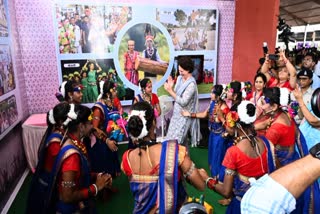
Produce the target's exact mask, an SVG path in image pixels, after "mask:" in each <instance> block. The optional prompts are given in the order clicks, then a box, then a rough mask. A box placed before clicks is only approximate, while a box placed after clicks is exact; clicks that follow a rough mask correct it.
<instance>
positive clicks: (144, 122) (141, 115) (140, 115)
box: [128, 110, 148, 140]
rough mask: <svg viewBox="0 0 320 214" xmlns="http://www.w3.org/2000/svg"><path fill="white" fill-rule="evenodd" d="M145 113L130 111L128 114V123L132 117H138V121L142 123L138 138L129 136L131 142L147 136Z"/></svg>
mask: <svg viewBox="0 0 320 214" xmlns="http://www.w3.org/2000/svg"><path fill="white" fill-rule="evenodd" d="M145 115H146V111H138V110H132V111H131V112H130V114H129V117H128V121H130V118H131V117H132V116H138V117H139V118H140V120H141V121H142V125H143V127H142V130H141V133H140V135H139V136H138V137H134V136H132V135H131V134H130V136H131V137H132V138H133V140H138V139H143V138H144V137H145V136H147V135H148V130H147V120H146V118H145Z"/></svg>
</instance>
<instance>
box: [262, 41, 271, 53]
mask: <svg viewBox="0 0 320 214" xmlns="http://www.w3.org/2000/svg"><path fill="white" fill-rule="evenodd" d="M262 50H263V54H267V53H268V51H269V50H268V44H267V43H266V42H264V43H263V45H262Z"/></svg>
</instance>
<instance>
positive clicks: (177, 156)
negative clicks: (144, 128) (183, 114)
mask: <svg viewBox="0 0 320 214" xmlns="http://www.w3.org/2000/svg"><path fill="white" fill-rule="evenodd" d="M131 151H132V150H127V151H126V152H125V153H124V154H123V158H122V167H123V171H124V173H125V174H126V175H127V176H128V178H129V182H130V189H131V191H132V193H133V195H134V200H135V205H134V210H133V213H148V212H150V211H151V210H155V211H158V212H159V213H160V214H166V213H177V212H178V210H179V208H180V206H181V205H182V204H183V203H184V202H185V200H186V192H185V189H184V187H183V185H182V179H181V176H180V174H181V172H180V170H179V165H180V164H181V163H182V162H183V160H184V157H185V155H186V149H185V147H183V146H179V145H178V143H177V141H164V142H162V150H161V156H160V163H159V165H157V166H155V168H154V169H153V170H152V171H151V172H150V174H149V175H139V174H134V173H133V171H132V169H131V163H130V162H129V153H130V152H131ZM157 168H159V173H157Z"/></svg>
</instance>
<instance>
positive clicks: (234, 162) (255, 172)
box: [222, 137, 275, 214]
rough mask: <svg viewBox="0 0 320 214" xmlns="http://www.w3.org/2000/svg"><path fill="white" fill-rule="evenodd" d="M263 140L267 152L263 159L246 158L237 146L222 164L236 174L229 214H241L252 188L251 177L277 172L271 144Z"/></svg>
mask: <svg viewBox="0 0 320 214" xmlns="http://www.w3.org/2000/svg"><path fill="white" fill-rule="evenodd" d="M261 139H262V140H263V142H264V145H265V151H264V152H263V153H262V154H261V157H260V158H261V159H260V158H250V157H248V156H246V155H245V154H244V153H243V152H242V151H241V150H240V149H239V148H238V147H236V146H233V147H230V148H229V149H228V151H227V153H226V156H225V158H224V160H223V163H222V164H223V165H224V166H225V167H226V168H227V169H231V170H233V171H235V173H236V174H235V176H234V181H233V193H234V197H233V198H232V200H231V202H230V204H229V206H228V208H227V211H226V213H227V214H231V213H232V214H240V202H241V199H242V197H243V195H244V194H245V193H246V192H247V190H248V189H249V188H250V183H249V178H250V177H254V178H256V179H258V178H260V177H261V176H263V175H264V174H265V173H271V172H272V171H274V170H275V163H274V159H273V154H272V151H271V147H270V143H269V141H268V140H267V139H266V138H265V137H261Z"/></svg>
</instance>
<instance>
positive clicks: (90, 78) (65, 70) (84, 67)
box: [61, 59, 134, 103]
mask: <svg viewBox="0 0 320 214" xmlns="http://www.w3.org/2000/svg"><path fill="white" fill-rule="evenodd" d="M61 70H62V74H61V76H62V81H67V80H73V81H75V82H78V83H79V84H81V85H82V86H83V88H82V94H83V96H82V103H95V102H96V101H97V97H98V96H99V94H100V84H99V83H100V82H101V81H112V82H114V83H115V84H116V87H117V88H116V90H117V96H118V98H119V99H120V100H132V99H133V97H134V91H133V90H131V89H130V88H128V87H127V86H126V85H124V83H123V81H122V80H121V78H120V77H119V75H118V71H116V69H115V66H114V62H113V59H87V60H62V61H61Z"/></svg>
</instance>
